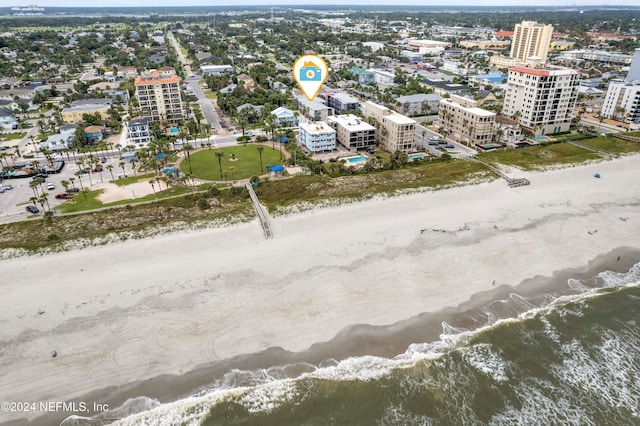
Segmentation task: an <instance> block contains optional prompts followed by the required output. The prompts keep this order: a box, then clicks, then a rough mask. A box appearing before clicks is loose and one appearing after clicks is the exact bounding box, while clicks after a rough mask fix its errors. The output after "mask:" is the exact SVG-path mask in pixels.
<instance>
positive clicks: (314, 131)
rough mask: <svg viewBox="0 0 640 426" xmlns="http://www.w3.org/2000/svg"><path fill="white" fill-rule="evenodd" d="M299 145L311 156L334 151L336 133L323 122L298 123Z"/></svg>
mask: <svg viewBox="0 0 640 426" xmlns="http://www.w3.org/2000/svg"><path fill="white" fill-rule="evenodd" d="M298 129H299V131H300V143H301V144H302V145H303V146H305V147H306V148H307V149H308V150H309V151H311V152H312V153H313V154H316V153H318V152H326V151H333V150H334V149H336V131H335V130H333V129H332V128H331V127H329V125H328V124H327V123H325V122H323V121H316V122H314V123H300V124H299V125H298Z"/></svg>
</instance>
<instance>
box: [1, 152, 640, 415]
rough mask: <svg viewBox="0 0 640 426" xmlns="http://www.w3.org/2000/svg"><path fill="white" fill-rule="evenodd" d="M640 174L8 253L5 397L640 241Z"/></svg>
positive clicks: (407, 308)
mask: <svg viewBox="0 0 640 426" xmlns="http://www.w3.org/2000/svg"><path fill="white" fill-rule="evenodd" d="M639 170H640V156H630V157H625V158H621V159H617V160H614V161H609V162H604V163H598V164H591V165H586V166H580V167H571V168H567V169H562V170H554V171H548V172H544V173H519V177H526V178H527V179H529V180H530V181H531V185H530V186H527V187H520V188H508V187H507V185H506V183H505V182H504V181H502V180H497V181H494V182H491V183H484V184H480V185H474V186H466V187H458V188H453V189H449V190H444V191H435V192H425V193H418V194H412V195H404V196H399V197H395V198H391V199H385V200H371V201H367V202H362V203H357V204H351V205H347V206H342V207H337V208H327V209H317V210H313V211H309V212H305V213H301V214H296V215H290V216H284V217H277V218H274V219H273V221H272V224H273V231H274V238H273V239H271V240H265V239H264V236H263V234H262V231H261V228H260V226H259V224H258V222H257V220H254V221H252V222H250V223H246V224H240V225H235V226H231V227H227V228H219V229H208V230H202V231H191V232H184V233H180V234H170V235H164V236H160V237H155V238H149V239H146V240H138V241H126V242H123V243H119V244H112V245H108V246H102V247H91V248H86V249H83V250H79V251H71V252H65V253H58V254H51V255H46V256H33V257H23V258H16V259H10V260H4V261H0V276H1V277H2V279H1V282H0V294H2V297H1V298H0V324H1V327H0V401H36V402H39V401H70V400H72V399H74V398H81V397H83V396H86V395H88V394H90V393H92V392H94V395H93V397H95V398H96V399H97V400H98V402H100V400H99V398H102V400H103V401H106V400H107V399H108V398H111V397H112V396H113V394H114V393H115V392H116V391H122V389H123V386H124V385H126V384H131V383H135V382H139V381H144V380H148V379H151V378H153V377H156V376H159V375H163V374H176V375H183V374H186V373H188V372H189V371H191V370H193V369H194V368H196V367H197V366H202V365H207V364H210V363H213V362H216V361H221V360H226V359H229V358H231V357H234V356H237V355H242V354H253V353H257V352H260V351H264V350H266V349H268V348H272V347H281V348H283V349H285V350H286V351H292V352H296V351H304V350H306V349H308V348H309V347H311V346H312V345H314V344H315V343H318V342H325V341H329V340H331V339H333V338H334V337H336V336H337V335H339V334H340V332H341V331H343V330H345V329H347V328H349V327H350V326H353V325H355V324H369V325H374V326H376V325H391V324H394V323H397V322H399V321H404V320H407V319H409V318H412V317H415V316H417V315H419V314H422V313H425V312H427V313H428V312H438V311H440V310H442V309H445V308H449V307H455V306H458V305H460V304H463V303H465V302H467V301H468V300H470V299H471V298H472V297H473V296H474V295H476V294H479V293H484V292H488V291H491V290H494V289H496V288H498V287H501V286H511V285H516V284H519V283H521V282H523V281H525V280H527V279H530V278H534V277H536V276H548V277H550V276H552V275H553V274H554V272H557V271H560V270H562V269H565V268H569V267H576V268H577V267H581V266H583V265H586V264H587V263H588V262H589V261H591V260H592V259H594V258H596V257H597V256H598V255H600V254H603V253H607V252H609V251H611V250H613V249H615V248H618V247H635V248H638V244H639V242H640V215H638V206H639V204H640V186H639V185H638V176H639ZM595 173H600V175H601V176H602V178H600V179H595V178H594V174H595ZM147 186H148V184H147ZM149 189H150V188H149ZM136 195H138V194H137V192H136ZM621 261H622V262H629V261H630V260H629V259H621ZM635 261H637V259H635ZM54 349H55V350H56V351H57V352H58V357H57V358H55V359H53V358H52V357H51V351H52V350H54ZM108 388H109V389H108ZM189 391H190V389H186V388H185V389H184V392H189ZM44 414H46V413H43V412H42V411H38V410H35V411H30V412H27V413H6V412H3V413H0V422H2V421H10V420H16V419H22V418H35V417H38V416H42V415H44ZM69 414H72V413H64V412H56V413H54V417H55V418H64V417H66V416H67V415H69Z"/></svg>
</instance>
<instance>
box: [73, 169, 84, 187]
mask: <svg viewBox="0 0 640 426" xmlns="http://www.w3.org/2000/svg"><path fill="white" fill-rule="evenodd" d="M74 175H76V176H77V177H78V182H80V190H81V191H82V190H84V186H82V173H81V172H80V170H78V171H77V172H75V173H74Z"/></svg>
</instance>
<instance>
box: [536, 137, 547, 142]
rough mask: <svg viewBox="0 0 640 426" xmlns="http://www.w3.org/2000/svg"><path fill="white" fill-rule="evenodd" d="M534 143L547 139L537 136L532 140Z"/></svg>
mask: <svg viewBox="0 0 640 426" xmlns="http://www.w3.org/2000/svg"><path fill="white" fill-rule="evenodd" d="M533 140H534V141H537V142H540V141H546V140H547V137H546V136H537V137H535V138H533Z"/></svg>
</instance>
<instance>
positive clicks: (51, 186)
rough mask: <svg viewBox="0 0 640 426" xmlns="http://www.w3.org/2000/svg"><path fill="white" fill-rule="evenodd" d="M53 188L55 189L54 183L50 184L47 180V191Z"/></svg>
mask: <svg viewBox="0 0 640 426" xmlns="http://www.w3.org/2000/svg"><path fill="white" fill-rule="evenodd" d="M54 189H56V186H55V185H54V184H52V183H51V182H49V183H48V184H47V191H53V190H54Z"/></svg>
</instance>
